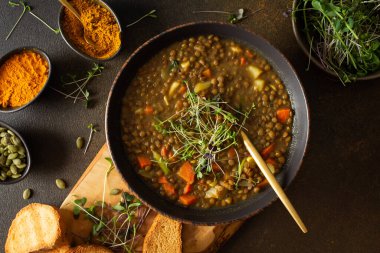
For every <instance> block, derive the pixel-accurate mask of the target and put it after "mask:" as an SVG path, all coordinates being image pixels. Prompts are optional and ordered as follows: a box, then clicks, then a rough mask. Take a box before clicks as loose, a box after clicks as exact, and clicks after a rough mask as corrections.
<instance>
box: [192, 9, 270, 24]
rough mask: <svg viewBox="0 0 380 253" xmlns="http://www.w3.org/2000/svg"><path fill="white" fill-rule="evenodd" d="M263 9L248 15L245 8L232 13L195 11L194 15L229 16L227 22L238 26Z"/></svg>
mask: <svg viewBox="0 0 380 253" xmlns="http://www.w3.org/2000/svg"><path fill="white" fill-rule="evenodd" d="M261 10H263V9H259V10H256V11H254V12H252V13H250V14H246V12H247V11H246V10H245V9H243V8H240V9H238V10H237V11H236V12H230V11H193V13H217V14H225V15H228V19H227V21H228V22H229V23H231V24H236V23H239V22H241V21H243V20H244V19H246V18H248V17H249V16H251V15H253V14H255V13H256V12H259V11H261Z"/></svg>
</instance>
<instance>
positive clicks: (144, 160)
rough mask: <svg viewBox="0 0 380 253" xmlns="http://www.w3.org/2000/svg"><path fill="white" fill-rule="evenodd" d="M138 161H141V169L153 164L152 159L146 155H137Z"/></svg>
mask: <svg viewBox="0 0 380 253" xmlns="http://www.w3.org/2000/svg"><path fill="white" fill-rule="evenodd" d="M137 161H138V162H139V165H140V168H141V169H143V168H145V167H147V166H151V165H152V161H151V160H150V159H149V158H148V157H146V156H144V155H139V156H137Z"/></svg>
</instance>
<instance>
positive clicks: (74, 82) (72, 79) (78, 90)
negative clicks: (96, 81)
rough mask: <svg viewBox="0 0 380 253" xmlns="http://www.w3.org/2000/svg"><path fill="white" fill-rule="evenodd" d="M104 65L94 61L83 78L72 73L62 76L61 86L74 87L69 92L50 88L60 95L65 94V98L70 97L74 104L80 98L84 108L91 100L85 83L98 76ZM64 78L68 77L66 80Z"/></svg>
mask: <svg viewBox="0 0 380 253" xmlns="http://www.w3.org/2000/svg"><path fill="white" fill-rule="evenodd" d="M103 69H104V67H103V66H102V65H99V64H96V63H94V65H93V67H92V68H91V70H89V71H87V74H86V76H85V77H83V78H79V79H78V78H77V76H76V75H73V74H67V75H66V78H62V86H64V87H74V88H73V89H71V90H70V91H69V92H64V91H62V90H58V89H56V88H53V87H52V89H53V90H54V91H56V92H58V93H60V94H62V95H64V96H65V99H67V98H70V99H73V100H74V104H75V103H76V102H77V101H78V100H80V101H83V102H84V104H85V106H86V108H87V107H88V106H89V103H90V101H91V98H90V95H91V93H90V91H89V90H88V89H87V85H88V83H89V82H90V80H92V79H93V78H95V77H97V76H100V75H101V72H102V71H103ZM65 79H69V80H68V81H66V80H65Z"/></svg>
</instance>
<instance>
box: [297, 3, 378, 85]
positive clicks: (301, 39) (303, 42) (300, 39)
mask: <svg viewBox="0 0 380 253" xmlns="http://www.w3.org/2000/svg"><path fill="white" fill-rule="evenodd" d="M300 2H301V0H294V1H293V7H292V9H293V13H294V15H292V27H293V33H294V36H295V37H296V40H297V43H298V45H299V46H300V48H301V49H302V51H303V52H304V53H305V54H306V56H307V57H309V58H310V60H311V61H312V62H313V63H314V64H315V65H317V66H318V67H319V68H320V69H322V70H324V71H325V72H326V73H329V74H330V75H333V76H335V77H338V75H337V74H336V73H335V72H334V71H332V70H330V69H328V68H326V67H325V66H324V65H323V64H322V63H321V61H320V59H319V58H318V56H317V55H315V53H313V52H310V44H309V42H308V41H307V39H306V36H305V34H304V33H303V30H304V29H305V23H304V22H303V18H302V13H301V11H297V10H298V8H297V6H299V4H300ZM379 77H380V70H378V71H376V72H373V73H370V74H369V75H367V76H363V77H358V78H356V80H357V81H364V80H372V79H376V78H379Z"/></svg>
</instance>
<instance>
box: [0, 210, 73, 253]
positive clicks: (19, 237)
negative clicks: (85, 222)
mask: <svg viewBox="0 0 380 253" xmlns="http://www.w3.org/2000/svg"><path fill="white" fill-rule="evenodd" d="M65 235H66V226H65V223H64V220H63V218H62V217H61V215H60V213H59V211H58V209H57V208H55V207H52V206H49V205H44V204H39V203H32V204H29V205H27V206H26V207H24V208H22V209H21V210H20V211H19V212H18V213H17V215H16V217H15V218H14V220H13V221H12V224H11V226H10V228H9V231H8V237H7V240H6V243H5V253H29V252H38V251H41V250H49V249H56V248H59V247H61V246H63V245H67V244H68V243H67V240H66V236H65Z"/></svg>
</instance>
